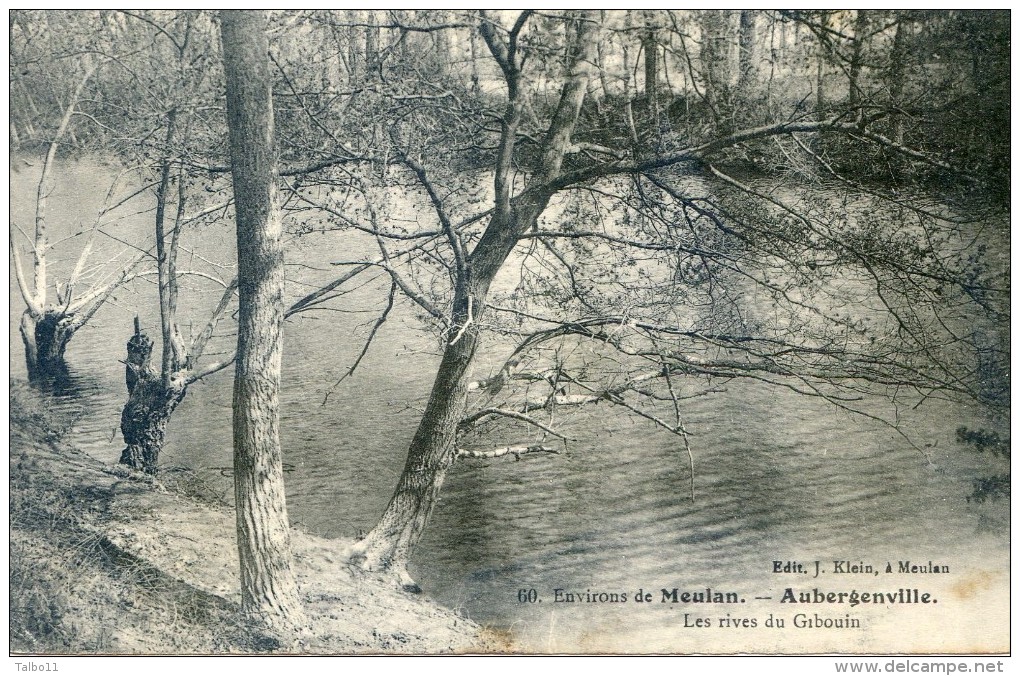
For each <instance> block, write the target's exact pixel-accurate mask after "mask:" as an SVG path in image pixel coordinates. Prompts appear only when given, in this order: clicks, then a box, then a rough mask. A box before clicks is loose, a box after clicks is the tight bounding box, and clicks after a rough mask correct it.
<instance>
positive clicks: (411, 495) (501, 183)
mask: <svg viewBox="0 0 1020 676" xmlns="http://www.w3.org/2000/svg"><path fill="white" fill-rule="evenodd" d="M597 16H598V13H583V14H582V17H581V20H580V21H579V25H578V31H577V36H576V40H575V41H574V42H575V46H576V50H575V51H574V53H573V55H572V56H573V58H572V65H571V69H570V75H569V76H568V78H567V80H566V82H565V83H564V86H563V91H562V93H561V94H560V100H559V105H558V106H557V109H556V112H555V114H554V116H553V120H552V122H551V123H550V125H549V129H548V131H547V133H546V136H545V139H544V142H543V154H542V160H541V165H540V168H539V171H537V172H536V174H535V176H534V177H533V179H532V184H531V185H532V187H529V188H528V189H527V190H525V192H524V193H522V194H520V195H518V196H517V197H514V198H511V197H510V192H509V191H510V189H509V185H508V183H507V176H506V174H507V172H508V171H509V165H504V163H503V162H502V161H501V160H502V158H504V157H505V156H509V155H510V154H512V147H513V142H514V141H513V139H514V136H515V134H516V132H515V131H514V129H515V126H516V125H515V123H514V119H515V112H514V110H515V103H516V96H517V86H516V79H515V77H514V75H513V73H515V72H516V74H518V75H519V71H515V68H516V64H513V63H509V62H504V64H501V65H503V66H504V69H505V72H507V74H508V78H509V79H510V80H511V82H513V83H514V84H513V86H511V87H510V88H509V89H510V92H511V94H510V96H511V100H510V104H509V106H508V112H507V113H506V115H507V119H506V120H504V132H503V136H504V137H503V139H502V141H501V147H500V158H501V159H500V160H497V172H496V173H497V176H496V191H495V192H496V207H495V209H494V213H493V216H492V218H491V220H490V221H489V224H488V226H487V227H486V229H485V232H484V233H483V234H482V236H481V239H480V240H479V241H478V244H477V245H476V246H475V249H474V251H472V253H471V255H470V256H468V260H467V264H466V265H465V267H464V271H463V273H461V274H460V276H459V278H458V280H457V288H456V293H455V297H454V306H453V321H452V322H451V328H450V331H449V333H448V336H447V345H446V349H445V350H444V352H443V359H442V361H441V363H440V365H439V371H438V372H437V374H436V379H435V381H434V383H433V386H432V392H431V394H430V395H429V401H428V404H427V405H426V408H425V414H424V416H423V417H422V420H421V423H420V424H419V425H418V429H417V431H416V432H415V435H414V439H413V440H412V441H411V446H410V448H409V450H408V454H407V462H406V463H405V465H404V471H403V473H402V474H401V476H400V480H399V481H398V483H397V488H396V491H395V492H394V495H393V497H392V498H391V500H390V502H389V504H388V505H387V507H386V510H385V511H384V512H383V515H382V517H381V518H380V519H379V522H378V524H376V526H375V527H374V528H373V529H372V531H371V532H369V533H368V535H366V536H365V538H363V539H362V540H361V541H359V542H358V543H356V544H355V546H354V547H353V549H352V552H351V561H352V562H354V563H356V564H358V565H360V566H361V567H363V568H366V569H370V570H389V571H391V572H392V573H394V574H395V575H396V576H397V579H398V580H399V581H400V583H401V584H402V585H403V587H404V588H405V589H408V590H411V591H415V590H417V589H418V586H417V585H416V584H415V583H414V581H413V580H412V579H411V577H410V576H409V575H408V573H407V569H406V566H407V561H408V558H409V557H410V554H411V551H412V550H413V548H414V547H415V545H416V544H417V543H418V540H419V539H420V538H421V535H422V533H423V532H424V530H425V526H426V524H427V523H428V520H429V517H430V515H431V514H432V510H433V508H434V507H435V504H436V501H437V499H438V497H439V492H440V490H441V489H442V485H443V480H444V479H445V477H446V472H447V470H448V469H449V468H450V466H451V465H452V464H453V461H454V458H455V455H456V447H455V443H454V442H455V441H456V434H457V427H458V424H459V423H460V421H461V420H462V419H463V417H464V411H465V406H466V404H467V402H466V395H467V386H468V382H469V381H470V379H471V367H472V364H473V362H474V358H475V354H476V351H477V348H478V340H479V339H478V333H477V332H478V326H479V323H480V321H481V318H482V316H483V314H484V312H485V303H486V298H487V296H488V293H489V286H490V284H491V283H492V281H493V280H494V279H495V277H496V275H497V274H498V273H499V271H500V269H501V268H502V266H503V264H504V263H505V262H506V259H507V257H508V256H509V255H510V252H511V251H512V250H513V248H514V246H515V245H516V244H517V242H518V240H519V238H520V236H521V235H522V234H524V232H525V231H527V230H528V229H530V228H532V227H534V225H535V224H536V223H537V221H538V217H539V216H540V215H541V214H542V212H543V211H544V210H545V208H546V206H548V204H549V200H550V199H551V197H552V193H551V192H548V191H546V190H543V188H542V186H543V185H544V184H546V183H547V182H549V181H551V180H552V179H554V178H555V177H556V176H557V175H558V174H559V172H560V168H561V165H562V162H563V156H564V153H565V151H566V148H567V146H568V145H569V143H570V136H571V134H572V133H573V129H574V126H575V125H576V123H577V116H578V113H579V112H580V110H581V104H582V103H583V101H584V96H585V91H586V89H587V87H588V82H589V80H590V77H591V64H593V63H594V62H595V58H596V48H595V44H596V38H597V33H598V23H597ZM494 51H496V52H497V53H498V54H499V56H501V57H503V58H505V54H506V52H500V51H499V50H494Z"/></svg>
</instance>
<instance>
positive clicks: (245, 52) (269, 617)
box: [220, 11, 303, 631]
mask: <svg viewBox="0 0 1020 676" xmlns="http://www.w3.org/2000/svg"><path fill="white" fill-rule="evenodd" d="M220 25H221V31H222V39H223V62H224V72H225V75H226V83H227V122H228V126H229V130H230V159H231V168H232V174H233V180H234V202H235V204H236V205H237V207H236V209H237V263H238V265H237V277H238V322H237V323H238V326H237V359H236V372H235V375H234V495H235V498H236V509H237V548H238V553H239V556H240V563H241V607H242V610H243V612H244V613H245V615H247V616H248V617H250V618H252V619H257V620H259V621H261V622H263V623H265V624H267V625H268V626H270V627H273V628H277V629H281V630H285V631H286V630H291V629H294V628H296V627H297V626H299V624H300V622H301V620H302V618H303V613H302V611H301V607H300V603H299V601H298V595H297V585H296V583H295V580H294V573H293V571H292V569H291V565H292V564H291V548H290V525H289V523H288V520H287V503H286V497H285V494H284V486H283V458H282V452H281V449H280V400H279V390H280V369H281V362H282V354H283V350H282V343H283V316H284V299H283V292H284V269H283V265H284V257H283V242H282V235H283V227H282V223H281V220H280V215H279V206H278V195H277V185H276V183H277V171H278V170H277V151H276V144H275V139H274V131H273V98H272V78H271V75H270V71H269V41H268V39H267V37H266V20H265V16H264V14H263V13H262V12H258V11H224V12H222V14H221V24H220Z"/></svg>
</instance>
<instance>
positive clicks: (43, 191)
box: [10, 67, 146, 382]
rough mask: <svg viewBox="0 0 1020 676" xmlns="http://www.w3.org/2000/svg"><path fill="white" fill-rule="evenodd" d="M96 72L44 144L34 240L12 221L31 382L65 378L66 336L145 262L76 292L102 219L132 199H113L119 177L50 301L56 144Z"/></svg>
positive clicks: (137, 259) (133, 262) (138, 259)
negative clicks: (28, 265)
mask: <svg viewBox="0 0 1020 676" xmlns="http://www.w3.org/2000/svg"><path fill="white" fill-rule="evenodd" d="M95 70H96V69H95V68H93V67H90V68H87V69H86V71H85V73H84V74H83V75H82V76H81V78H80V79H79V80H78V82H77V83H76V84H75V86H74V89H73V90H72V91H71V92H70V93H69V95H68V99H67V103H66V104H65V108H64V110H63V114H62V115H61V117H60V121H59V123H58V125H57V127H56V130H55V131H54V132H53V136H52V139H51V140H50V142H49V144H48V149H47V152H46V155H45V157H44V159H43V162H42V171H41V173H40V176H39V183H38V188H37V190H36V198H35V218H34V233H33V236H32V237H29V235H28V234H27V233H26V232H25V230H24V229H22V228H21V227H20V226H19V225H18V224H17V223H15V222H14V221H12V223H11V225H12V230H11V233H10V242H11V257H12V258H13V261H14V271H15V277H16V279H17V283H18V290H19V291H20V293H21V297H22V299H23V300H24V301H25V305H26V308H25V312H24V313H23V314H22V317H21V325H20V332H21V338H22V341H23V343H24V345H25V361H26V365H27V367H28V377H29V380H31V381H33V382H44V381H52V380H54V379H57V380H59V379H60V378H61V377H62V376H63V375H65V374H66V371H67V365H66V362H65V360H64V353H65V351H66V349H67V345H68V343H69V342H70V341H71V338H72V337H73V336H74V334H75V333H76V332H77V331H78V330H79V329H80V328H81V327H82V326H84V325H85V324H86V323H87V322H88V321H89V320H90V319H91V318H92V317H93V315H95V313H96V312H97V311H98V310H99V309H100V308H101V307H102V306H103V304H104V303H105V302H106V301H107V300H109V299H110V297H111V296H112V295H113V293H114V291H116V290H117V288H118V287H120V286H121V285H123V284H125V283H127V282H128V281H130V280H131V279H133V278H134V277H135V276H136V275H137V273H138V270H139V267H140V266H141V264H142V263H143V261H144V260H145V258H146V255H144V254H143V255H134V256H132V258H131V259H130V260H129V261H128V262H126V263H125V264H121V265H119V266H117V269H116V270H114V271H108V272H107V273H106V274H100V276H99V279H98V281H96V282H94V283H92V284H91V285H89V287H88V288H86V289H85V290H84V291H80V290H79V289H78V287H79V284H80V282H81V280H82V278H83V276H85V275H84V274H83V273H86V274H87V273H93V276H94V273H95V272H96V271H95V270H89V269H88V266H89V265H90V263H89V258H90V257H91V256H92V253H93V244H94V242H95V239H96V237H97V235H99V234H100V233H101V226H102V224H103V222H102V221H103V217H104V216H106V215H107V214H108V213H110V212H111V211H113V210H114V209H116V208H117V207H118V206H121V205H122V204H123V203H124V202H125V201H127V200H128V199H130V197H133V196H134V194H133V193H132V194H131V195H129V196H128V197H127V198H124V199H120V200H117V199H115V195H116V191H117V189H118V188H119V182H120V181H119V179H120V177H118V180H116V181H114V183H113V184H112V185H111V186H110V190H109V192H108V194H107V196H106V199H105V201H104V204H103V206H102V208H101V209H100V211H99V213H98V214H97V215H96V219H95V222H94V224H93V226H92V228H91V230H90V231H89V233H88V235H87V236H86V241H85V244H84V245H83V246H82V249H81V253H80V256H79V258H78V261H77V263H76V265H75V266H74V269H73V271H72V272H71V274H70V276H69V277H68V279H67V281H66V282H65V283H61V282H55V283H54V291H55V293H54V295H55V298H54V299H53V302H50V300H49V286H50V279H49V275H48V266H47V255H48V252H49V250H50V248H51V243H50V236H49V227H48V222H47V219H48V217H49V214H48V205H49V197H50V194H51V193H52V192H53V189H54V177H53V171H54V165H55V163H56V161H57V152H58V149H59V147H60V144H61V143H62V142H63V139H64V137H65V136H66V135H67V134H68V133H69V130H70V127H71V121H72V118H73V116H74V115H75V112H76V110H77V106H78V102H79V100H80V98H81V96H82V92H83V90H84V88H85V86H86V84H87V83H88V81H89V80H90V79H91V77H92V76H93V74H94V73H95ZM15 230H17V231H19V232H20V233H21V234H23V235H24V237H25V238H26V239H28V240H29V245H30V247H31V251H32V254H31V255H32V282H31V284H29V282H28V280H27V279H26V274H25V270H24V266H23V264H22V261H21V254H20V253H19V249H18V247H17V246H16V244H15V237H14V234H15ZM114 260H115V259H114ZM107 262H110V261H107ZM99 267H100V268H102V267H104V263H100V265H99Z"/></svg>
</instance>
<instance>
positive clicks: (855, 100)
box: [849, 9, 868, 108]
mask: <svg viewBox="0 0 1020 676" xmlns="http://www.w3.org/2000/svg"><path fill="white" fill-rule="evenodd" d="M867 29H868V13H867V11H866V10H863V9H859V10H857V18H856V19H855V20H854V43H853V47H852V49H851V53H850V94H849V102H850V107H851V108H856V107H857V106H859V105H860V103H861V68H862V67H863V65H864V41H865V38H866V37H867V35H866V33H867Z"/></svg>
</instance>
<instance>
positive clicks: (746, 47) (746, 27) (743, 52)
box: [737, 9, 755, 91]
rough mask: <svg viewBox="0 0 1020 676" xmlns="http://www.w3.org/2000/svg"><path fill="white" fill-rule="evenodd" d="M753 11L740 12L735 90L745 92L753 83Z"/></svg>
mask: <svg viewBox="0 0 1020 676" xmlns="http://www.w3.org/2000/svg"><path fill="white" fill-rule="evenodd" d="M754 22H755V12H754V10H750V9H745V10H741V12H740V43H739V48H740V56H739V64H740V74H739V76H738V79H737V88H738V89H740V90H741V91H745V90H746V89H747V88H748V87H750V86H751V84H752V83H753V81H754V71H755V65H754Z"/></svg>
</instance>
